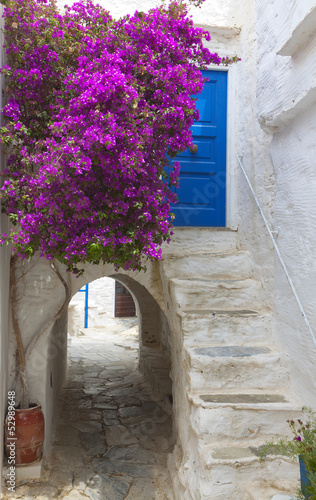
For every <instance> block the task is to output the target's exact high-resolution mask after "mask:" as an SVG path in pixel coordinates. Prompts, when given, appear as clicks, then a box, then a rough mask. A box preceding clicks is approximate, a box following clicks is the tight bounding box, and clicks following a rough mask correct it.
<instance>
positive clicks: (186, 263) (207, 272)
mask: <svg viewBox="0 0 316 500" xmlns="http://www.w3.org/2000/svg"><path fill="white" fill-rule="evenodd" d="M163 268H164V272H165V275H166V277H167V278H176V277H182V278H183V277H186V278H195V277H196V276H199V275H200V274H201V270H203V276H204V277H205V278H211V277H214V276H215V277H217V278H221V279H234V278H240V277H243V278H249V277H254V276H256V274H258V273H256V270H255V266H254V263H253V261H252V259H251V257H250V254H249V252H242V251H236V250H233V251H229V252H217V253H210V252H209V251H208V252H206V253H200V254H195V255H183V253H180V254H178V255H177V256H176V255H171V256H168V255H167V256H165V257H164V258H163Z"/></svg>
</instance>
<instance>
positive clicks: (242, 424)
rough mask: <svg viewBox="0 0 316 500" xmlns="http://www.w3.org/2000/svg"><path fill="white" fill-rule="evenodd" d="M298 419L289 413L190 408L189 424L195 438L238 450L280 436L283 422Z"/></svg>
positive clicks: (287, 411)
mask: <svg viewBox="0 0 316 500" xmlns="http://www.w3.org/2000/svg"><path fill="white" fill-rule="evenodd" d="M300 417H301V412H300V411H298V410H297V411H295V410H289V409H286V410H280V409H261V410H254V409H249V408H245V409H242V408H238V409H237V408H233V407H223V406H222V407H220V408H212V409H210V408H202V407H200V408H196V407H193V408H192V411H191V416H190V423H191V427H192V430H193V431H194V432H195V433H196V434H197V436H198V437H199V438H201V439H203V440H207V442H210V443H213V444H215V443H216V442H217V443H218V445H222V446H227V445H228V443H231V442H232V440H233V441H234V442H235V443H236V444H237V443H238V441H239V444H240V446H257V445H258V443H259V444H262V443H263V442H265V441H268V440H272V439H274V437H275V435H276V434H280V435H281V434H284V431H285V430H287V423H286V421H287V420H288V419H293V420H296V419H298V418H300ZM289 435H290V432H289ZM208 440H210V441H208ZM225 441H226V443H225ZM256 443H257V444H256Z"/></svg>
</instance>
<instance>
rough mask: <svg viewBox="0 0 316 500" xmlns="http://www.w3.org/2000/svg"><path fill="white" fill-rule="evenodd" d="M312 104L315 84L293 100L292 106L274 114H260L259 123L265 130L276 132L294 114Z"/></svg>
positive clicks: (296, 114) (315, 95) (294, 115)
mask: <svg viewBox="0 0 316 500" xmlns="http://www.w3.org/2000/svg"><path fill="white" fill-rule="evenodd" d="M314 104H316V85H315V86H313V87H311V88H310V89H309V90H308V91H307V92H305V93H304V94H303V95H301V96H300V97H299V98H298V99H297V100H296V101H294V102H293V106H291V107H289V108H285V109H283V110H282V111H281V112H280V113H278V114H276V115H275V116H264V115H261V116H260V117H259V122H260V125H261V127H262V128H263V129H264V130H265V131H266V132H268V131H270V132H276V131H277V130H278V129H279V128H283V127H284V126H286V125H287V124H288V123H290V122H291V121H292V120H293V119H294V118H295V117H296V116H298V115H299V114H300V113H302V112H304V111H305V110H307V109H308V108H310V107H312V106H313V105H314ZM267 129H268V130H267Z"/></svg>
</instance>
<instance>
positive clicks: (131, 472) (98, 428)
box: [3, 320, 172, 500]
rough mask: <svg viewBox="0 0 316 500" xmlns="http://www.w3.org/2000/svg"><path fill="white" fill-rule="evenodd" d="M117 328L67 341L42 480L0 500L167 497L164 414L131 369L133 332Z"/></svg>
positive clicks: (168, 436) (168, 437) (168, 441)
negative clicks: (50, 447)
mask: <svg viewBox="0 0 316 500" xmlns="http://www.w3.org/2000/svg"><path fill="white" fill-rule="evenodd" d="M119 323H120V324H121V325H125V330H123V331H117V330H119V328H117V323H115V322H114V328H113V327H112V328H101V327H97V328H89V329H87V330H85V332H86V335H85V336H81V337H76V338H72V339H71V340H70V342H69V347H68V357H69V361H68V376H67V381H66V384H65V387H64V389H63V392H62V395H61V401H60V408H59V416H58V419H57V426H56V433H55V441H54V445H53V450H52V455H51V457H50V458H49V460H48V461H47V464H46V465H45V468H44V472H43V474H42V478H41V480H33V481H31V482H28V483H26V481H24V482H22V483H20V484H19V483H17V488H16V492H15V493H13V494H11V493H9V494H8V492H7V491H6V488H5V487H4V490H3V493H4V496H3V498H4V499H9V498H19V499H25V500H27V499H33V498H34V499H38V500H48V499H49V500H50V499H53V498H60V499H61V498H62V499H65V500H79V499H91V500H142V499H144V500H154V499H155V500H160V499H161V500H168V499H170V500H172V496H171V493H170V491H171V489H170V485H169V482H168V474H167V466H166V460H167V455H168V452H170V450H171V449H172V420H171V411H170V409H168V407H164V405H163V404H162V402H160V401H157V399H156V398H155V397H154V396H153V394H152V393H151V391H150V388H149V386H148V385H147V384H146V382H145V381H144V378H143V376H142V375H141V374H140V373H139V371H138V368H137V357H138V336H137V332H136V327H131V328H129V326H131V324H130V320H121V321H120V322H119ZM126 328H128V329H127V330H126Z"/></svg>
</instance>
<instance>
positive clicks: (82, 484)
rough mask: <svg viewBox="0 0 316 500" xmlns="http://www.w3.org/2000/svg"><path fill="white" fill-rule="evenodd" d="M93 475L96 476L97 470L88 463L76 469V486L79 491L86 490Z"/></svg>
mask: <svg viewBox="0 0 316 500" xmlns="http://www.w3.org/2000/svg"><path fill="white" fill-rule="evenodd" d="M93 476H95V471H94V470H93V468H92V467H91V466H90V465H88V464H87V463H86V464H85V465H84V467H80V468H76V469H75V471H74V482H73V486H74V488H75V489H76V490H79V491H84V490H85V489H86V487H87V484H88V483H89V481H90V480H91V479H92V478H93Z"/></svg>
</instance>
